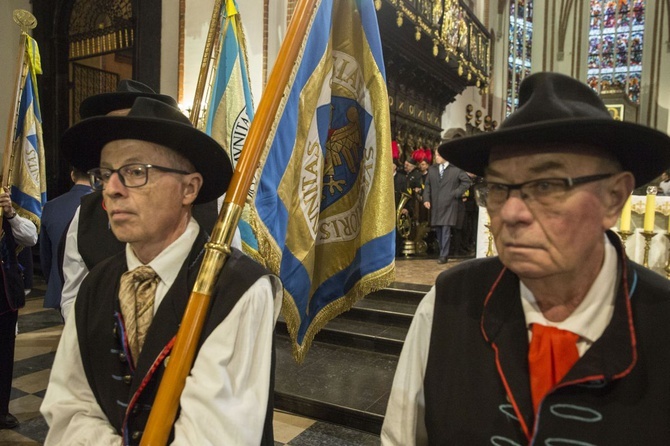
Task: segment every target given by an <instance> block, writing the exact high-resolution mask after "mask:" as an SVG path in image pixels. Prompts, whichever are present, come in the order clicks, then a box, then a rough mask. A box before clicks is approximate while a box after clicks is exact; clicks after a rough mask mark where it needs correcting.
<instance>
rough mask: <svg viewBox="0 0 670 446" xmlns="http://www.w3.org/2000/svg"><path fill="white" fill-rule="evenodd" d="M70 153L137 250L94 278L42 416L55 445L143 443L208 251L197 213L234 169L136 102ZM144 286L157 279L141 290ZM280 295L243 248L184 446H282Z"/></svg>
mask: <svg viewBox="0 0 670 446" xmlns="http://www.w3.org/2000/svg"><path fill="white" fill-rule="evenodd" d="M61 151H62V152H63V155H64V156H65V157H66V158H67V159H68V161H70V162H71V164H72V165H74V166H76V167H78V168H80V169H82V170H85V171H87V172H88V173H89V175H90V177H91V186H92V187H93V188H94V189H95V190H99V191H102V195H103V200H104V205H105V209H106V210H107V214H108V217H109V222H110V225H111V228H112V231H113V232H114V235H115V236H116V237H117V238H118V239H119V240H120V241H122V242H124V243H126V248H125V251H124V252H121V253H119V254H117V255H115V256H112V257H110V258H108V259H106V260H103V261H102V262H100V263H99V264H97V265H96V266H95V267H94V268H93V269H92V270H91V272H90V273H89V274H88V275H87V276H86V279H84V281H83V283H82V286H81V288H80V291H79V294H78V295H77V300H76V303H75V311H74V315H73V316H74V320H73V323H67V324H65V328H64V330H63V334H62V337H61V341H60V344H59V346H58V350H57V352H56V358H55V360H54V365H53V368H52V371H51V376H50V380H49V385H48V388H47V393H46V395H45V398H44V403H43V405H42V407H41V411H42V414H43V415H44V417H45V419H46V421H47V423H48V424H49V428H50V429H49V433H48V436H47V438H46V442H45V444H47V445H57V444H62V445H66V444H67V445H70V444H124V445H125V444H139V443H140V441H141V439H142V435H143V432H144V428H145V425H146V422H147V419H148V417H149V414H150V411H151V408H152V404H153V402H154V398H155V396H156V392H157V390H158V387H159V385H160V382H161V379H162V377H163V373H164V370H165V366H166V364H167V362H168V358H169V357H170V353H171V351H172V346H173V343H174V337H175V335H176V333H177V330H178V328H179V325H180V323H181V320H182V316H183V313H184V310H185V307H186V304H187V302H188V298H189V295H190V292H191V290H192V289H193V286H194V283H195V280H196V277H197V275H198V272H199V270H200V265H201V262H202V259H203V255H204V247H205V244H206V243H207V242H208V235H207V233H206V231H205V230H203V229H202V228H201V227H200V226H199V224H198V223H197V222H196V220H195V219H194V218H193V217H192V214H191V208H192V206H193V205H194V204H197V203H204V202H209V201H211V200H213V199H216V198H217V197H219V196H221V195H222V194H223V193H224V192H225V190H226V188H227V187H228V183H229V181H230V178H231V176H232V166H231V163H230V160H229V159H228V156H227V155H226V154H225V152H224V150H223V149H222V147H221V146H220V145H219V144H218V143H217V142H216V141H214V140H213V139H212V138H211V137H209V136H208V135H206V134H205V133H203V132H201V131H199V130H197V129H195V128H194V127H193V126H192V125H191V123H190V122H189V120H188V118H186V117H185V116H184V115H183V114H182V113H181V112H180V111H179V110H178V109H176V108H174V107H172V106H170V105H167V104H165V103H163V102H160V101H156V100H154V99H150V98H138V99H136V100H135V102H134V104H133V106H132V108H131V109H130V111H129V112H128V113H127V115H125V116H110V115H105V116H98V117H93V118H89V119H85V120H83V121H81V122H79V123H78V124H76V125H74V126H73V127H71V128H70V129H69V130H68V131H67V132H65V134H64V135H63V138H62V140H61ZM224 248H225V247H224ZM134 275H138V276H143V277H139V279H140V280H145V279H149V280H145V281H143V282H141V283H134V282H133V279H132V276H134ZM149 291H151V292H149ZM134 292H136V293H134ZM134 294H136V295H134ZM281 296H282V288H281V284H280V282H279V279H278V278H277V277H275V276H273V275H271V274H270V273H269V272H267V271H266V270H265V269H264V268H263V267H261V266H260V265H259V264H257V263H256V262H254V261H253V260H251V259H250V258H249V257H247V256H245V255H243V254H242V253H241V252H240V251H238V250H236V249H234V248H231V254H230V256H229V258H228V261H227V262H226V264H225V266H224V267H223V269H222V271H221V273H220V275H219V277H218V279H217V281H216V284H215V286H214V289H213V292H212V296H211V303H210V307H209V311H208V315H207V320H206V322H205V325H204V327H203V333H202V335H201V337H200V339H199V341H198V350H197V351H196V357H195V361H194V363H193V367H192V368H191V370H190V375H189V377H188V378H187V380H186V383H185V387H184V390H183V392H182V394H181V397H180V399H179V411H178V417H177V419H176V421H175V423H174V425H173V426H172V431H171V434H170V438H171V441H172V440H174V442H175V443H177V444H193V445H199V444H230V445H258V444H264V445H265V444H268V445H272V444H274V442H273V436H272V393H273V389H272V381H271V378H272V367H273V331H274V324H275V321H276V319H277V317H278V314H279V309H280V304H281Z"/></svg>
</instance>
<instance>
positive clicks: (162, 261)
mask: <svg viewBox="0 0 670 446" xmlns="http://www.w3.org/2000/svg"><path fill="white" fill-rule="evenodd" d="M199 232H200V226H199V225H198V223H197V222H196V221H195V219H194V218H193V217H191V220H190V221H189V222H188V226H187V227H186V230H185V231H184V233H183V234H182V235H180V236H179V238H177V240H175V241H174V242H172V243H171V244H170V245H169V246H168V247H167V248H165V249H164V250H163V251H161V253H160V254H158V255H157V256H156V258H154V259H153V260H152V261H151V262H149V263H148V266H150V267H151V268H153V270H154V271H156V274H158V276H159V277H160V282H159V283H158V287H157V288H156V300H155V301H154V302H155V303H154V313H155V312H156V309H157V308H158V306H159V305H160V303H161V301H162V300H163V297H165V294H167V291H168V290H169V289H170V287H171V286H172V284H173V283H174V281H175V279H176V278H177V275H178V274H179V270H180V269H181V266H182V265H183V263H184V260H185V259H186V258H187V257H188V255H189V253H190V252H191V248H192V247H193V242H195V239H196V238H197V237H198V233H199ZM126 263H127V265H128V271H130V270H133V269H135V268H137V267H138V266H141V265H143V263H142V262H141V261H140V260H139V259H138V258H137V256H136V255H135V253H134V252H133V250H132V248H131V247H130V245H129V244H127V243H126Z"/></svg>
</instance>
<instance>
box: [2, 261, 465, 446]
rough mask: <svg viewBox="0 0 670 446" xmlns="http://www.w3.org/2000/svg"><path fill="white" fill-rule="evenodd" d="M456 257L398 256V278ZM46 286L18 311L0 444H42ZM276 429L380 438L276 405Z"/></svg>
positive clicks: (419, 274) (435, 270)
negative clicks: (8, 419) (9, 420)
mask: <svg viewBox="0 0 670 446" xmlns="http://www.w3.org/2000/svg"><path fill="white" fill-rule="evenodd" d="M457 263H458V261H450V262H449V263H447V264H444V265H438V264H437V263H436V259H432V258H398V259H397V260H396V281H397V282H404V283H417V284H423V285H432V284H433V283H434V280H435V277H437V275H438V274H439V273H440V272H441V271H443V270H444V269H446V268H449V267H451V266H453V265H455V264H457ZM44 291H45V284H44V281H43V280H42V279H41V278H40V277H38V276H36V278H35V286H34V288H33V289H32V291H31V293H30V294H29V296H28V299H27V303H26V306H25V308H23V309H22V310H21V311H20V313H19V335H18V337H17V339H16V357H15V363H14V379H13V382H12V397H11V402H10V406H9V409H10V412H11V413H13V414H14V415H15V416H16V417H17V418H18V419H19V421H20V422H21V425H20V426H19V427H18V428H16V429H13V430H0V446H5V445H7V446H9V445H41V444H42V443H43V441H44V438H45V436H46V432H47V426H46V423H45V422H44V419H43V418H42V416H41V415H40V413H39V406H40V404H41V402H42V398H43V397H44V393H45V391H46V386H47V382H48V378H49V372H50V369H51V364H52V363H53V359H54V355H55V351H56V347H57V345H58V340H59V338H60V334H61V331H62V327H63V326H62V323H61V319H60V315H59V314H58V313H57V312H56V311H54V310H51V309H45V308H42V303H43V297H44ZM274 432H275V444H276V445H292V446H303V445H304V446H307V445H333V446H345V445H363V446H365V445H378V444H379V437H378V436H376V435H372V434H369V433H366V432H361V431H358V430H354V429H348V428H346V427H343V426H339V425H335V424H330V423H325V422H321V421H317V420H311V419H308V418H304V417H300V416H297V415H294V414H290V413H285V412H280V411H275V415H274Z"/></svg>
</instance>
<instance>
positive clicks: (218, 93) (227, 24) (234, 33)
mask: <svg viewBox="0 0 670 446" xmlns="http://www.w3.org/2000/svg"><path fill="white" fill-rule="evenodd" d="M225 1H226V4H225V12H224V13H223V15H222V23H221V25H220V29H221V33H220V36H219V48H218V51H217V52H218V63H216V65H215V71H214V73H213V83H212V87H211V90H210V94H209V99H208V101H207V103H208V107H207V114H206V117H205V132H206V133H207V134H208V135H210V136H211V137H212V138H214V139H215V140H216V141H218V142H219V143H220V144H221V145H223V147H224V148H225V149H226V151H227V152H228V156H229V157H230V160H231V161H232V163H233V168H234V167H235V165H236V164H237V160H238V159H239V158H240V152H241V150H242V147H243V146H244V141H246V139H247V133H249V125H250V124H251V120H252V119H253V117H254V101H253V97H252V95H251V88H250V87H249V84H250V82H249V64H248V62H247V50H246V39H245V37H244V30H243V28H242V20H241V17H240V13H239V11H238V9H237V4H236V2H235V0H225ZM249 196H250V197H253V189H252V190H250V191H249ZM242 217H243V218H242V219H240V221H239V224H238V226H239V228H240V232H241V235H242V240H243V242H244V244H245V245H246V246H245V250H247V249H246V248H247V247H248V246H250V247H251V250H252V252H255V251H257V249H258V244H257V242H256V238H255V237H254V235H253V232H252V231H251V227H250V226H249V223H248V222H247V220H248V210H247V209H246V208H245V212H244V214H243V216H242Z"/></svg>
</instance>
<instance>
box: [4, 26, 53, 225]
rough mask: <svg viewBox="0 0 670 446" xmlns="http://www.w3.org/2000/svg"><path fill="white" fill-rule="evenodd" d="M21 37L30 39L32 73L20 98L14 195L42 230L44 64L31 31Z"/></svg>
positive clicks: (23, 213) (28, 53)
mask: <svg viewBox="0 0 670 446" xmlns="http://www.w3.org/2000/svg"><path fill="white" fill-rule="evenodd" d="M21 38H25V39H26V54H25V63H27V64H28V74H27V75H26V76H25V77H24V80H23V84H22V85H21V97H20V98H19V101H20V102H19V107H18V110H19V114H18V117H17V125H16V132H15V134H14V144H13V154H14V156H13V158H12V166H11V167H12V169H11V178H10V184H11V196H12V201H13V202H14V204H15V205H16V207H17V212H18V213H19V214H21V216H22V217H25V218H28V219H30V220H31V221H32V222H33V223H35V225H36V226H37V228H38V230H39V228H40V220H41V218H42V206H43V205H44V203H45V202H46V199H47V193H46V173H45V161H44V143H43V142H42V115H41V113H40V105H39V96H38V93H37V77H36V75H37V74H42V67H41V63H40V54H39V49H38V48H37V42H36V41H35V40H34V39H33V38H31V37H30V36H28V35H23V36H21Z"/></svg>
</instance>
